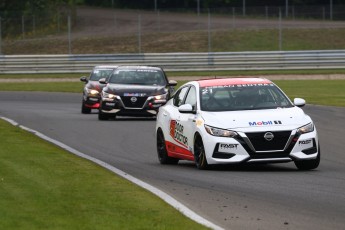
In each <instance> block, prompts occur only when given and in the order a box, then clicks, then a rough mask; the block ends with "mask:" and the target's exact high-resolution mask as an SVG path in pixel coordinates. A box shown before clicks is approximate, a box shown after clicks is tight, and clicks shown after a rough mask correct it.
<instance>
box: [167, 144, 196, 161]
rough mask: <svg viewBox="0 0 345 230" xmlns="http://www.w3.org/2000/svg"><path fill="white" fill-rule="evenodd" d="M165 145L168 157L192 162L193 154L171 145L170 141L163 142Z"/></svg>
mask: <svg viewBox="0 0 345 230" xmlns="http://www.w3.org/2000/svg"><path fill="white" fill-rule="evenodd" d="M165 145H166V148H167V152H168V156H169V157H174V158H178V159H182V160H190V161H194V154H193V153H192V152H191V151H189V150H187V149H185V148H182V147H180V146H178V145H176V144H173V143H171V142H170V141H165Z"/></svg>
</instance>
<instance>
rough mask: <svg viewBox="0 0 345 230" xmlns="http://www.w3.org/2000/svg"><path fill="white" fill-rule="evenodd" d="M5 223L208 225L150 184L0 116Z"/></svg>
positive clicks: (92, 226)
mask: <svg viewBox="0 0 345 230" xmlns="http://www.w3.org/2000/svg"><path fill="white" fill-rule="evenodd" d="M0 139H1V142H0V150H1V151H0V158H1V161H0V185H1V186H0V197H1V199H0V213H1V215H0V222H1V226H2V227H1V228H2V229H205V228H204V227H203V226H201V225H199V224H196V223H195V222H193V221H192V220H190V219H188V218H186V217H184V216H183V215H182V214H181V213H179V212H178V211H177V210H175V209H174V208H172V207H170V206H169V205H168V204H166V203H165V202H163V201H162V200H160V199H159V198H157V197H155V196H154V195H153V194H151V193H149V192H147V191H146V190H144V189H142V188H140V187H138V186H135V185H133V184H132V183H130V182H128V181H127V180H124V179H122V178H120V177H118V176H117V175H114V174H113V173H111V172H110V171H107V170H105V169H103V168H101V167H100V166H98V165H95V164H93V163H92V162H89V161H87V160H84V159H81V158H79V157H77V156H74V155H72V154H70V153H67V152H65V151H63V150H62V149H60V148H58V147H56V146H54V145H52V144H50V143H47V142H45V141H43V140H41V139H39V138H38V137H36V136H34V135H33V134H29V133H27V132H26V131H23V130H22V129H20V128H19V127H14V126H12V125H10V124H8V123H7V122H5V121H3V120H1V119H0Z"/></svg>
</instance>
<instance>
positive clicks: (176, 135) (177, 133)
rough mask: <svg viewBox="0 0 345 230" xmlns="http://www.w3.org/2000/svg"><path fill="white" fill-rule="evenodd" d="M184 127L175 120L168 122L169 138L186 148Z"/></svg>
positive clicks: (186, 139) (186, 140)
mask: <svg viewBox="0 0 345 230" xmlns="http://www.w3.org/2000/svg"><path fill="white" fill-rule="evenodd" d="M183 130H184V127H183V125H181V124H180V123H178V122H177V121H176V120H171V121H170V136H171V137H172V138H173V139H174V140H175V141H177V142H178V143H180V144H181V145H184V146H185V147H188V138H187V137H186V136H185V135H184V134H183Z"/></svg>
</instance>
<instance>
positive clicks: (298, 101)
mask: <svg viewBox="0 0 345 230" xmlns="http://www.w3.org/2000/svg"><path fill="white" fill-rule="evenodd" d="M293 103H294V104H295V106H298V107H303V106H305V100H304V99H302V98H295V99H294V100H293Z"/></svg>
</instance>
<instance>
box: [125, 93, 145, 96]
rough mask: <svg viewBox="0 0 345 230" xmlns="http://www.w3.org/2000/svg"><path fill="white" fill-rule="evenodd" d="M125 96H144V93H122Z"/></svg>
mask: <svg viewBox="0 0 345 230" xmlns="http://www.w3.org/2000/svg"><path fill="white" fill-rule="evenodd" d="M123 96H125V97H145V96H146V93H124V94H123Z"/></svg>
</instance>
